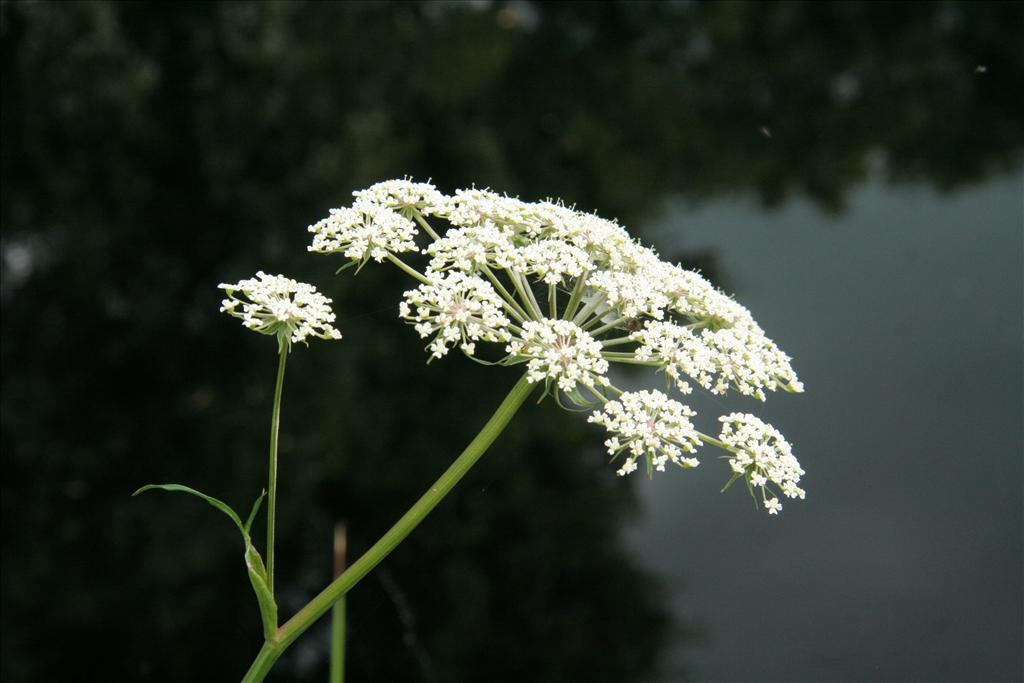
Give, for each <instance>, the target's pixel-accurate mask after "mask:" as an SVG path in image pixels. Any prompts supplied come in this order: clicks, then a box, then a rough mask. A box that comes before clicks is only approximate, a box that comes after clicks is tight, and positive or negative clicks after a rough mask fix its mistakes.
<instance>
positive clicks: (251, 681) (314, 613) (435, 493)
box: [242, 375, 533, 683]
mask: <svg viewBox="0 0 1024 683" xmlns="http://www.w3.org/2000/svg"><path fill="white" fill-rule="evenodd" d="M532 389H533V386H532V385H531V384H530V383H529V381H527V379H526V376H525V375H524V376H523V377H522V378H520V380H519V381H518V382H517V383H516V385H515V386H514V387H512V390H511V391H509V393H508V395H507V396H506V397H505V400H504V401H502V403H501V405H500V406H498V409H497V410H496V411H494V415H492V416H491V419H489V420H488V421H487V424H485V425H484V427H483V429H481V430H480V433H479V434H477V435H476V437H475V438H474V439H473V440H472V441H471V442H470V444H469V445H468V446H466V449H465V450H464V451H462V454H461V455H459V457H458V458H456V459H455V462H453V463H452V464H451V466H450V467H449V468H448V469H447V470H445V472H444V474H442V475H441V477H440V478H439V479H438V480H437V481H436V482H434V485H433V486H431V487H430V489H429V490H428V491H427V492H426V493H424V494H423V496H422V497H420V499H419V500H418V501H416V503H415V504H414V505H413V506H412V507H411V508H409V511H408V512H406V513H405V514H404V515H402V518H401V519H399V520H398V522H396V523H395V525H394V526H393V527H391V528H390V529H389V530H388V532H387V533H385V534H384V535H383V536H382V537H381V538H380V540H379V541H377V542H376V543H374V544H373V547H371V548H370V549H369V550H367V551H366V553H364V554H363V556H362V557H360V558H359V559H358V560H356V561H355V562H354V563H353V564H352V566H350V567H349V568H348V569H347V570H345V572H344V573H343V574H342V575H341V576H339V577H338V578H337V579H335V580H334V581H332V582H331V583H330V585H328V586H327V588H325V589H323V590H322V591H321V592H320V594H319V595H317V596H316V597H315V598H313V599H312V600H310V601H309V602H308V603H307V604H306V606H305V607H303V608H302V609H300V610H299V611H298V613H296V615H295V616H294V617H292V618H291V619H289V620H288V622H287V623H286V624H284V625H283V626H282V627H281V628H279V629H278V630H277V638H276V639H275V640H274V641H273V642H269V641H268V642H266V643H264V645H263V649H262V650H260V653H259V655H257V657H256V660H255V661H254V662H253V663H252V666H251V667H250V669H249V672H248V673H247V674H246V675H245V678H244V679H242V683H259V682H260V681H262V680H263V679H264V678H265V677H266V675H267V673H268V672H269V671H270V668H271V667H272V666H273V665H274V662H275V661H276V660H277V658H278V657H280V656H281V654H282V653H283V652H284V651H285V649H287V648H288V646H289V645H291V644H292V643H293V642H294V641H295V639H296V638H298V637H299V636H300V635H302V634H303V633H304V632H305V631H306V629H308V628H309V627H310V626H312V625H313V624H314V623H315V622H316V620H317V619H319V618H320V617H322V616H323V615H324V614H325V613H326V612H327V611H328V610H330V609H331V606H332V605H333V604H334V603H335V602H337V601H338V599H339V598H341V597H342V596H344V595H345V594H346V593H348V591H349V590H351V589H352V587H353V586H355V585H356V584H357V583H358V582H359V581H360V580H361V579H362V578H363V577H364V576H366V575H367V574H368V573H369V572H370V571H371V570H372V569H373V568H374V567H376V566H377V565H378V564H379V563H380V562H381V561H382V560H383V559H384V558H385V557H387V556H388V555H389V554H390V553H391V551H392V550H394V549H395V546H397V545H398V544H399V543H401V542H402V541H403V540H404V539H405V537H406V536H408V535H409V534H410V533H411V532H412V530H413V529H415V528H416V527H417V526H418V525H419V523H420V522H422V521H423V519H424V518H425V517H426V516H427V515H428V514H429V513H430V511H431V510H433V509H434V508H435V507H436V506H437V504H438V503H440V502H441V501H442V500H443V499H444V497H445V496H446V495H448V493H449V492H450V491H451V490H452V488H453V487H454V486H455V485H456V484H457V483H459V480H461V479H462V477H463V476H465V474H466V472H468V471H469V470H470V468H471V467H473V465H474V464H476V461H477V460H479V459H480V456H482V455H483V454H484V453H485V452H486V451H487V449H488V448H489V447H490V445H491V444H492V443H494V440H495V439H497V438H498V435H499V434H501V432H502V431H503V430H504V429H505V427H506V426H508V423H509V422H510V421H511V420H512V416H513V415H515V414H516V412H517V411H518V410H519V408H520V407H521V406H522V405H523V402H524V401H526V398H527V397H528V396H529V395H530V392H531V390H532Z"/></svg>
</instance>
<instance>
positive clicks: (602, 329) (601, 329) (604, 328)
mask: <svg viewBox="0 0 1024 683" xmlns="http://www.w3.org/2000/svg"><path fill="white" fill-rule="evenodd" d="M627 320H629V318H627V317H625V316H623V317H621V318H619V319H618V320H613V321H611V322H610V323H608V324H607V325H602V326H601V327H599V328H597V329H596V330H590V334H591V335H593V336H595V337H596V336H597V335H599V334H601V333H602V332H607V331H608V330H611V329H613V328H615V327H618V326H619V325H621V324H622V323H624V322H626V321H627Z"/></svg>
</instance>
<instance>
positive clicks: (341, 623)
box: [328, 522, 348, 683]
mask: <svg viewBox="0 0 1024 683" xmlns="http://www.w3.org/2000/svg"><path fill="white" fill-rule="evenodd" d="M347 551H348V533H347V530H346V528H345V525H344V524H343V523H342V522H338V523H337V524H335V525H334V578H338V577H339V576H341V575H342V574H343V573H344V572H345V564H346V562H347V560H346V557H345V556H346V554H347ZM345 601H346V598H345V596H342V597H341V599H340V600H338V601H337V602H336V603H334V606H333V607H331V668H330V675H329V677H328V681H329V683H344V681H345Z"/></svg>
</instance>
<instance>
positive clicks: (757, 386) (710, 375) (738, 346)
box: [632, 320, 803, 401]
mask: <svg viewBox="0 0 1024 683" xmlns="http://www.w3.org/2000/svg"><path fill="white" fill-rule="evenodd" d="M701 325H702V323H692V324H690V325H685V326H684V325H676V324H674V323H666V322H660V321H654V320H652V321H648V322H647V323H645V324H644V327H643V329H642V330H639V331H637V332H635V333H633V337H632V338H633V339H634V340H636V341H637V342H638V343H639V344H640V346H639V347H638V348H637V349H636V351H635V353H634V357H635V358H636V359H637V360H639V361H653V362H654V363H656V364H657V365H659V366H660V367H661V368H662V369H663V370H664V371H665V373H666V374H667V375H668V376H669V377H670V378H671V379H672V380H673V381H674V382H675V383H676V386H677V387H678V388H679V390H680V391H682V392H683V393H689V392H690V386H689V384H688V383H687V382H686V380H685V379H683V377H684V376H687V377H690V378H691V379H693V380H694V381H695V382H697V384H699V385H700V386H702V387H704V388H705V389H707V390H709V391H711V392H712V393H715V394H724V393H725V392H726V390H727V389H728V388H729V387H730V386H731V387H733V388H735V389H736V390H737V391H739V392H740V393H741V394H744V395H747V396H754V397H756V398H758V399H760V400H762V401H764V400H765V398H766V397H765V393H764V390H765V389H768V390H769V391H775V390H776V389H779V388H782V389H787V390H790V391H801V390H802V389H803V385H802V384H801V383H800V381H799V380H798V379H797V378H796V374H795V373H794V372H793V368H792V366H791V365H790V362H789V361H790V359H789V356H787V355H786V354H785V353H783V352H782V351H781V350H780V349H779V347H777V346H776V345H775V343H774V342H772V341H771V340H770V339H768V338H767V337H765V336H764V333H763V332H761V329H760V328H759V327H757V325H756V324H748V325H744V326H736V327H724V328H720V329H713V328H711V327H701Z"/></svg>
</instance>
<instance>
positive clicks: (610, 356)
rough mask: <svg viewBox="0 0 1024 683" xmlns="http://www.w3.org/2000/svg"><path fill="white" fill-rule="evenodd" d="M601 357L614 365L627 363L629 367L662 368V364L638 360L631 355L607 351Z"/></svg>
mask: <svg viewBox="0 0 1024 683" xmlns="http://www.w3.org/2000/svg"><path fill="white" fill-rule="evenodd" d="M601 357H602V358H604V359H605V360H609V361H611V362H613V363H625V364H627V365H646V366H647V367H650V368H657V367H660V366H661V363H659V362H658V361H654V360H637V359H636V358H635V357H634V356H633V354H631V353H622V354H619V353H615V352H614V351H605V352H603V353H602V354H601Z"/></svg>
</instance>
